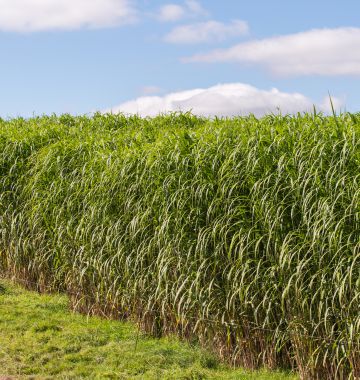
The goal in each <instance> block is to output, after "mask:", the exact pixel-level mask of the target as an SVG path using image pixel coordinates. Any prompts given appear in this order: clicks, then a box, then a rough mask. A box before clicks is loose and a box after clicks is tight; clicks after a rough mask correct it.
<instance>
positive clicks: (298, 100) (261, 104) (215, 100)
mask: <svg viewBox="0 0 360 380" xmlns="http://www.w3.org/2000/svg"><path fill="white" fill-rule="evenodd" d="M333 102H334V104H335V105H336V107H340V106H341V103H340V102H339V100H338V99H336V98H333ZM313 104H314V102H313V101H312V100H311V99H309V98H307V97H306V96H304V95H302V94H299V93H286V92H280V91H279V90H277V89H275V88H274V89H271V90H260V89H258V88H256V87H253V86H250V85H247V84H243V83H229V84H219V85H217V86H213V87H210V88H205V89H194V90H189V91H181V92H174V93H170V94H167V95H165V96H144V97H140V98H137V99H135V100H132V101H129V102H125V103H122V104H120V105H119V106H116V107H113V108H111V109H109V110H108V111H105V112H110V111H111V112H113V113H118V112H123V113H125V114H139V115H141V116H156V115H158V114H159V113H165V112H171V111H184V112H186V111H189V110H191V111H192V112H193V113H194V114H196V115H203V116H236V115H247V114H249V113H253V114H255V115H256V116H262V115H264V114H267V113H270V112H274V113H277V112H278V109H280V110H281V112H282V113H284V114H285V113H296V112H303V111H311V110H312V108H313ZM316 108H317V109H319V110H322V109H323V105H316ZM325 111H326V109H325Z"/></svg>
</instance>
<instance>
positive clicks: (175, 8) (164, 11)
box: [158, 4, 186, 22]
mask: <svg viewBox="0 0 360 380" xmlns="http://www.w3.org/2000/svg"><path fill="white" fill-rule="evenodd" d="M185 13H186V12H185V9H184V7H182V6H181V5H177V4H165V5H164V6H162V7H161V8H160V10H159V14H158V19H159V20H160V21H164V22H167V21H177V20H180V19H182V18H183V17H184V16H185Z"/></svg>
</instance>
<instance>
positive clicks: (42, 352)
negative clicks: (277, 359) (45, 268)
mask: <svg viewBox="0 0 360 380" xmlns="http://www.w3.org/2000/svg"><path fill="white" fill-rule="evenodd" d="M67 303H68V300H67V297H66V296H64V295H57V294H56V295H41V294H38V293H36V292H30V291H27V290H24V289H23V288H21V287H19V286H17V285H14V284H12V283H10V282H9V281H5V280H0V378H1V377H5V376H8V377H10V378H13V379H82V378H83V379H244V380H248V379H249V380H250V379H271V380H280V379H283V380H285V379H286V380H290V379H297V376H295V375H292V374H285V373H279V372H267V371H260V372H255V373H247V372H245V371H243V370H241V369H236V370H234V369H231V368H228V367H226V366H224V365H222V364H220V363H219V362H218V361H217V360H216V359H215V358H214V357H213V356H212V355H211V354H209V353H206V352H205V351H203V350H201V349H200V348H198V347H196V346H190V345H189V344H186V343H184V342H181V341H179V340H178V339H177V338H175V337H168V338H162V339H153V338H150V337H148V336H145V335H143V334H138V331H137V328H136V326H135V325H134V324H132V323H124V322H119V321H110V320H104V319H101V318H95V317H90V318H87V317H86V316H83V315H80V314H75V313H72V312H71V311H69V309H68V305H67Z"/></svg>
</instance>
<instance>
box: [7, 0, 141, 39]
mask: <svg viewBox="0 0 360 380" xmlns="http://www.w3.org/2000/svg"><path fill="white" fill-rule="evenodd" d="M135 15H136V11H135V9H134V7H133V2H132V0H91V1H89V0H0V30H2V31H13V32H35V31H43V30H74V29H79V28H102V27H114V26H118V25H121V24H125V23H130V22H133V21H134V19H135Z"/></svg>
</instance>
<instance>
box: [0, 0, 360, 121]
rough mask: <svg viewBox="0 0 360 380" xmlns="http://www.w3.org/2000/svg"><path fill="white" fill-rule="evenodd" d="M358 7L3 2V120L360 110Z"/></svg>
mask: <svg viewBox="0 0 360 380" xmlns="http://www.w3.org/2000/svg"><path fill="white" fill-rule="evenodd" d="M359 14H360V1H359V0H343V1H341V2H340V1H339V0H336V1H335V0H326V1H325V0H301V1H300V0H252V1H245V0H223V1H219V0H202V1H201V0H180V1H177V0H170V1H163V0H0V86H1V91H0V117H2V118H10V117H17V116H23V117H30V116H33V115H43V114H53V113H56V114H62V113H71V114H77V115H78V114H91V113H93V112H95V111H101V112H124V113H126V114H132V113H138V114H140V115H142V116H154V115H156V114H158V113H162V112H167V111H177V110H181V111H188V110H191V111H192V112H193V113H195V114H199V115H205V116H214V115H218V116H234V115H244V114H248V113H254V114H255V115H256V116H261V115H263V114H266V113H269V112H279V110H280V112H282V113H295V112H304V111H308V110H312V109H313V106H314V105H315V107H316V108H317V109H318V110H320V111H323V112H325V113H326V112H330V110H331V108H330V101H329V94H330V96H331V99H332V102H333V105H334V106H335V108H336V109H337V110H338V111H350V112H359V111H360V90H359V89H360V17H359Z"/></svg>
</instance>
